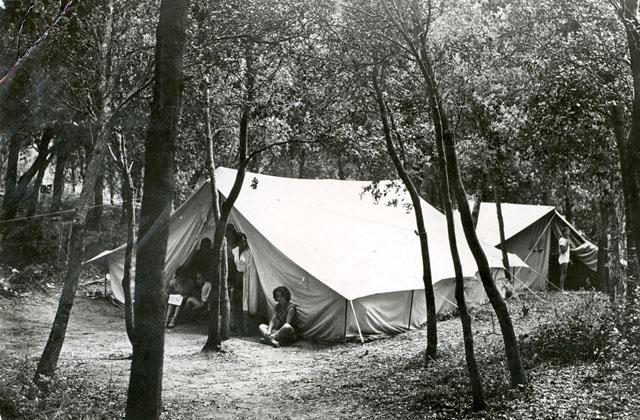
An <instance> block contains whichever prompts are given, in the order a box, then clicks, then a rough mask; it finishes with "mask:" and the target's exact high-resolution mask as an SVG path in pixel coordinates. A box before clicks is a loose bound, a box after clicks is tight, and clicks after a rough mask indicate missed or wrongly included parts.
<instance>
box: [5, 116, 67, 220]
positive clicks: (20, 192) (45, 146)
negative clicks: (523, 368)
mask: <svg viewBox="0 0 640 420" xmlns="http://www.w3.org/2000/svg"><path fill="white" fill-rule="evenodd" d="M54 134H55V132H54V130H53V127H50V126H49V127H46V128H45V129H44V131H43V132H42V136H41V137H40V140H39V141H38V156H37V157H36V160H35V161H34V162H33V164H32V165H31V166H30V167H29V169H27V170H26V171H25V173H23V174H22V175H21V176H20V178H19V179H18V182H17V184H16V185H15V187H14V188H13V189H12V191H11V194H6V192H5V198H4V202H3V214H2V220H9V219H13V218H15V217H16V214H17V213H18V210H19V208H20V203H21V202H22V200H23V199H24V197H25V196H26V195H27V192H28V186H29V183H30V182H31V180H32V179H33V177H34V176H36V174H37V173H38V172H40V171H41V170H43V168H46V167H47V164H48V159H47V156H48V154H49V143H50V142H51V139H52V138H53V136H54Z"/></svg>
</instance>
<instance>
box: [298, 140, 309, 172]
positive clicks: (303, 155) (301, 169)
mask: <svg viewBox="0 0 640 420" xmlns="http://www.w3.org/2000/svg"><path fill="white" fill-rule="evenodd" d="M306 159H307V156H306V153H305V151H304V146H302V145H301V146H300V156H299V157H298V179H303V178H304V177H305V169H306V168H305V163H306Z"/></svg>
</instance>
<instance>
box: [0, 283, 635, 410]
mask: <svg viewBox="0 0 640 420" xmlns="http://www.w3.org/2000/svg"><path fill="white" fill-rule="evenodd" d="M56 306H57V299H56V296H54V295H53V293H43V292H33V293H28V294H23V295H21V296H19V297H13V298H6V297H0V360H5V361H8V362H9V363H6V364H1V365H2V366H0V416H1V418H3V419H6V418H54V417H56V416H57V417H56V418H76V417H81V416H82V417H84V418H109V417H110V416H112V415H114V414H113V413H120V414H119V416H120V417H121V416H122V413H123V412H124V411H123V410H124V404H125V400H126V389H127V383H128V379H129V367H130V360H128V359H127V357H128V356H129V355H130V352H131V347H130V345H129V342H128V340H127V336H126V333H125V328H124V319H123V315H122V310H121V309H120V308H118V307H115V306H114V305H112V304H111V303H110V302H109V301H108V300H107V299H104V298H99V299H92V298H90V297H89V296H87V295H86V290H83V291H81V292H79V293H78V298H77V299H76V302H75V306H74V308H73V313H72V317H71V321H70V324H69V327H68V330H67V335H66V340H65V344H64V347H63V349H62V353H61V356H60V362H59V365H58V366H59V368H58V373H57V375H58V377H59V378H60V381H61V382H60V383H61V384H63V385H59V386H60V389H59V390H58V396H57V397H56V398H53V397H49V401H48V402H47V401H43V400H42V396H40V397H39V398H40V399H41V400H40V401H36V402H35V403H34V402H33V400H34V399H36V397H35V396H34V394H33V392H32V393H31V396H29V395H28V394H29V393H28V392H26V388H25V385H21V386H22V388H20V387H19V386H18V384H19V383H20V381H25V380H28V378H27V376H28V375H30V374H31V375H32V372H33V369H34V367H35V364H36V362H37V359H38V357H39V356H40V354H41V351H42V348H43V346H44V343H45V342H46V339H47V335H48V332H49V330H50V327H51V323H52V320H53V316H54V314H55V310H56ZM509 306H510V309H511V313H512V315H513V318H514V325H515V328H516V331H517V334H518V335H519V337H520V338H521V340H526V338H527V337H530V336H531V335H532V334H535V333H536V331H537V330H539V329H544V328H548V326H549V325H556V324H557V323H562V322H563V320H565V319H567V317H571V316H574V315H573V314H574V313H575V309H576V308H585V310H583V311H582V312H584V311H586V312H588V311H590V310H591V309H589V308H592V309H593V308H601V307H604V306H606V299H605V298H604V297H603V296H602V295H601V294H598V293H592V292H570V293H567V294H561V293H554V292H545V293H541V294H538V295H536V296H534V295H532V294H528V295H522V296H519V297H516V298H513V299H510V300H509ZM473 318H474V323H473V328H474V332H475V344H476V351H477V354H478V360H479V363H480V367H481V371H482V374H483V376H484V378H485V394H486V397H487V402H488V404H489V407H488V409H487V410H485V411H482V412H472V411H470V410H469V406H470V400H471V399H470V393H469V390H468V381H467V377H466V369H465V364H464V350H463V347H462V339H461V338H462V336H461V327H460V320H459V318H457V317H456V318H450V319H447V320H442V321H440V322H439V323H438V336H439V353H440V357H439V358H438V359H437V360H435V361H432V362H431V363H430V364H429V366H427V367H424V366H423V363H422V355H423V350H424V347H425V343H426V331H425V330H423V329H419V330H413V331H410V332H407V333H403V334H399V335H396V336H394V337H389V338H383V339H377V340H374V341H371V342H368V343H366V344H364V345H361V344H356V343H347V344H336V345H332V346H327V345H317V344H312V343H309V342H306V341H301V342H299V343H297V344H296V345H294V346H291V347H286V348H281V349H274V348H271V347H269V346H265V345H261V344H259V343H258V341H257V339H256V338H254V337H233V338H232V339H230V340H228V341H226V342H225V343H224V349H225V352H224V353H219V354H203V353H200V349H201V348H202V345H203V344H204V341H205V338H206V337H205V326H203V325H179V326H177V327H176V328H175V329H173V330H167V334H166V336H165V359H164V360H165V363H164V379H163V407H164V412H163V418H166V419H180V418H212V419H231V418H233V419H237V418H239V419H244V418H246V419H258V418H260V419H269V418H276V417H278V418H283V419H342V418H345V419H359V418H442V419H447V418H478V419H480V418H505V419H506V418H514V419H525V418H526V419H538V418H548V419H552V418H558V419H561V418H590V419H600V418H602V419H605V418H612V419H614V418H615V419H634V418H640V414H639V413H640V389H639V388H638V387H639V385H638V384H637V382H638V381H637V380H636V381H633V380H632V378H633V377H635V378H636V379H637V374H638V363H637V360H636V361H634V362H633V363H634V365H633V367H632V368H630V369H629V371H628V372H626V371H621V370H620V369H615V368H611V366H609V368H608V369H609V370H603V368H602V366H603V363H602V361H599V360H597V358H595V360H585V361H579V360H575V361H572V362H570V363H567V362H566V361H557V360H555V361H554V360H553V359H552V358H545V357H542V356H539V355H538V352H537V350H535V347H531V346H530V348H531V349H533V350H531V351H523V354H525V358H526V360H525V365H526V366H527V373H528V376H529V379H530V385H529V386H527V387H526V388H524V389H521V390H514V389H511V388H510V387H509V386H508V375H507V372H506V368H505V363H504V361H503V360H504V358H503V354H504V353H503V350H502V349H503V347H502V344H501V342H502V341H501V337H500V336H499V334H498V325H497V322H495V321H494V318H493V316H491V311H490V308H489V307H487V306H483V307H480V308H477V309H476V310H474V311H473ZM545 326H547V327H545ZM540 353H541V354H542V353H543V352H540ZM634 375H635V376H634ZM78 384H79V385H78ZM18 388H20V389H18ZM63 388H64V390H62V389H63ZM3 393H4V395H3ZM60 393H62V395H60ZM21 394H22V395H21ZM24 395H26V397H25V396H24ZM11 396H13V397H14V399H15V400H17V401H13V402H12V401H10V399H11V398H9V397H11ZM25 398H26V399H25ZM27 399H31V401H27ZM21 405H24V406H25V407H26V406H29V407H31V408H30V409H31V411H28V410H27V409H26V408H25V407H21ZM38 410H39V411H38Z"/></svg>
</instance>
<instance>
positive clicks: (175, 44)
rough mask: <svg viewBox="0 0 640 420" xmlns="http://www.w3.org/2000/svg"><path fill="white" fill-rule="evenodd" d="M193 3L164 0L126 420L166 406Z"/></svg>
mask: <svg viewBox="0 0 640 420" xmlns="http://www.w3.org/2000/svg"><path fill="white" fill-rule="evenodd" d="M187 10H188V2H187V1H186V0H162V2H161V4H160V19H159V23H158V27H157V32H156V47H155V70H154V79H155V83H154V89H153V101H152V103H151V115H150V119H149V126H148V129H147V137H146V141H145V179H144V194H143V197H142V208H141V213H140V228H139V233H138V235H139V238H140V239H139V240H138V248H137V252H136V282H135V292H134V294H135V299H134V321H135V335H136V340H135V341H134V343H133V359H132V362H131V376H130V378H129V389H128V393H127V408H126V418H128V419H143V418H144V419H157V418H159V417H160V413H161V406H162V398H161V395H162V367H163V356H164V321H165V315H166V311H167V290H166V284H165V283H166V281H165V280H166V279H165V278H164V277H165V272H164V268H165V260H166V251H167V239H168V235H169V215H170V212H171V201H172V200H173V190H174V182H175V181H174V167H175V164H174V154H175V142H176V137H177V130H178V121H179V117H180V107H181V102H182V89H183V81H184V78H183V72H182V63H183V53H184V43H185V30H186V26H187Z"/></svg>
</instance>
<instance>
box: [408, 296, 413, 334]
mask: <svg viewBox="0 0 640 420" xmlns="http://www.w3.org/2000/svg"><path fill="white" fill-rule="evenodd" d="M414 292H415V290H412V291H411V303H410V304H409V323H408V324H407V329H408V330H410V329H411V311H413V293H414Z"/></svg>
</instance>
